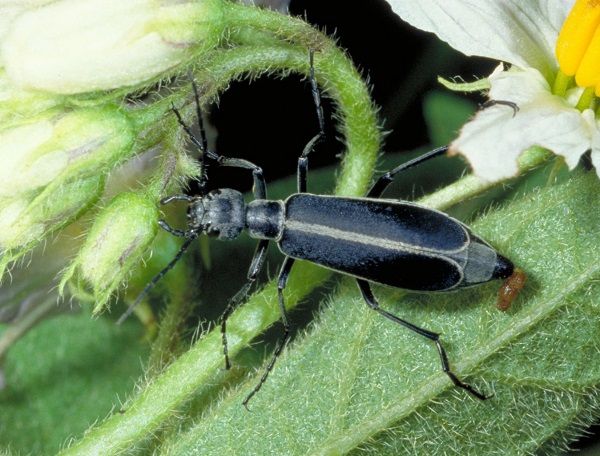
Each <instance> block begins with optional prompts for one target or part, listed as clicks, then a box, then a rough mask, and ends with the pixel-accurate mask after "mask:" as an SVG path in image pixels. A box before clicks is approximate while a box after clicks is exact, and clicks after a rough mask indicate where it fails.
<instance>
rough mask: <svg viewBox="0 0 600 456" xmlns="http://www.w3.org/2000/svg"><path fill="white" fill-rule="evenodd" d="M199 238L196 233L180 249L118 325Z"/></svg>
mask: <svg viewBox="0 0 600 456" xmlns="http://www.w3.org/2000/svg"><path fill="white" fill-rule="evenodd" d="M197 237H198V235H197V234H196V233H194V234H193V235H191V236H190V237H189V238H188V239H187V241H185V243H184V244H183V245H182V246H181V248H180V249H179V252H177V255H175V258H173V259H172V260H171V262H170V263H169V264H168V265H167V266H165V268H164V269H163V270H162V271H160V272H159V273H158V274H156V276H155V277H154V278H153V279H152V280H151V281H150V283H148V285H146V287H145V288H144V290H143V291H142V292H141V293H140V295H139V296H138V297H137V299H136V300H135V302H134V303H133V304H132V305H131V306H130V307H129V309H127V311H126V312H125V313H124V314H123V315H121V317H120V318H119V319H118V320H117V325H121V324H122V323H123V322H124V321H125V320H126V319H127V317H129V315H131V314H132V313H133V311H134V310H135V308H136V307H137V306H138V305H139V304H140V302H142V299H144V298H145V297H146V295H147V294H148V293H150V290H152V288H154V285H156V284H157V282H158V281H159V280H160V279H162V278H163V277H164V276H165V274H166V273H167V272H169V271H170V270H171V269H173V267H174V266H175V264H176V263H177V262H178V261H179V260H180V259H181V256H182V255H183V252H185V251H186V250H187V248H188V247H189V246H190V244H191V243H192V242H193V241H194V239H196V238H197Z"/></svg>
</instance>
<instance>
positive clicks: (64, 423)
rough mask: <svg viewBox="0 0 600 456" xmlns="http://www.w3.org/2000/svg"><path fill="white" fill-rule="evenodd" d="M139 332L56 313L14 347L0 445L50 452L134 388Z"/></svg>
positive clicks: (141, 349)
mask: <svg viewBox="0 0 600 456" xmlns="http://www.w3.org/2000/svg"><path fill="white" fill-rule="evenodd" d="M142 336H143V329H142V328H141V327H140V326H139V325H136V324H134V322H133V321H132V322H131V323H130V324H127V325H124V326H123V327H118V326H116V325H115V324H114V322H112V321H111V320H108V319H97V320H94V321H91V317H90V313H89V312H81V313H79V314H76V315H65V314H63V315H60V316H58V317H55V318H53V319H50V320H48V321H45V322H44V323H43V324H41V325H39V326H37V327H36V328H34V329H33V330H32V331H30V332H29V333H28V334H27V335H26V336H25V337H24V338H23V339H21V340H20V341H19V342H18V343H17V344H15V346H14V348H13V350H12V351H11V352H10V354H9V356H8V359H7V360H6V362H5V363H4V365H3V371H4V373H5V375H6V378H5V382H6V386H5V388H4V389H3V390H2V391H0V404H1V405H0V407H1V408H2V413H0V444H1V445H2V447H4V448H7V447H8V448H9V449H12V450H13V451H14V452H15V453H16V454H55V453H56V452H57V451H58V450H59V449H60V448H61V447H63V446H64V444H65V442H66V441H67V439H68V438H70V437H73V436H77V435H81V434H83V432H84V431H85V430H86V429H87V428H88V427H90V426H91V425H92V424H94V423H95V422H96V421H97V420H98V419H102V418H103V417H105V416H106V415H107V414H109V413H110V412H111V411H113V410H114V408H115V407H119V405H118V404H119V398H121V399H124V398H125V397H126V395H127V394H129V393H130V391H131V390H132V389H133V386H134V382H135V379H137V378H138V377H139V376H140V374H141V373H142V361H141V360H142V359H144V358H146V357H147V351H148V350H147V346H145V345H144V344H143V343H141V338H142Z"/></svg>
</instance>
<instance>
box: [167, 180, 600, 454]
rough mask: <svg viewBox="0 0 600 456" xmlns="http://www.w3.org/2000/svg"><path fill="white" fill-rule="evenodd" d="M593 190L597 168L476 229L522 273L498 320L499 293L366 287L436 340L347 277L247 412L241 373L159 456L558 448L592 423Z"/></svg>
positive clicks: (599, 263) (598, 256)
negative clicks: (463, 386) (437, 342)
mask: <svg viewBox="0 0 600 456" xmlns="http://www.w3.org/2000/svg"><path fill="white" fill-rule="evenodd" d="M599 202H600V186H598V182H597V179H596V177H595V176H594V175H593V173H587V174H583V173H582V174H579V175H577V176H573V178H571V179H570V180H568V181H566V182H565V183H562V184H558V185H556V186H548V187H545V188H542V189H541V190H536V191H534V192H533V193H532V194H530V195H528V196H526V197H524V199H522V200H520V201H517V202H514V203H512V204H509V205H507V206H506V207H504V208H502V209H500V210H497V211H493V212H490V213H489V214H488V215H487V216H485V217H482V218H481V219H479V220H478V221H477V222H476V223H474V224H473V229H474V231H475V232H476V233H478V234H480V235H481V236H483V237H484V238H485V239H487V240H488V241H489V242H490V243H492V244H493V245H494V246H495V247H496V248H497V249H498V250H499V251H500V252H502V253H503V254H505V255H506V256H508V257H509V258H511V259H512V260H513V262H514V263H515V264H517V265H518V266H519V267H521V268H522V269H523V270H525V271H526V272H527V274H528V276H529V280H528V283H527V285H526V287H525V289H524V290H523V291H522V293H521V294H520V295H519V297H518V298H517V300H516V302H515V303H514V305H513V307H512V308H511V309H510V310H509V311H508V312H506V313H501V312H499V311H498V310H497V309H496V308H495V307H494V303H495V301H496V297H497V290H498V288H499V286H500V283H499V282H494V283H489V284H486V285H483V286H479V287H476V288H473V289H469V290H463V291H460V292H455V293H445V294H438V295H432V294H421V295H419V294H409V293H405V292H401V291H399V290H393V289H386V288H384V287H374V292H375V294H376V296H378V297H379V299H380V302H381V307H382V308H384V309H386V310H388V311H390V312H392V313H395V314H397V315H399V316H401V317H402V318H405V319H407V320H408V321H410V322H412V323H414V324H417V325H421V326H423V327H425V328H428V329H430V330H432V331H437V332H441V333H442V339H441V340H442V343H443V344H444V345H445V348H446V350H447V352H448V356H449V358H450V362H451V364H452V367H453V369H454V371H455V372H456V373H457V374H458V375H459V376H460V377H462V378H464V379H465V380H466V381H469V382H472V383H473V384H474V385H475V386H476V387H477V388H479V389H480V390H483V391H485V392H491V391H494V392H495V397H494V398H493V399H490V400H488V401H485V402H482V401H479V400H477V399H474V398H472V397H471V396H469V395H468V394H466V393H465V392H464V391H462V390H459V389H457V388H454V387H453V386H452V384H451V382H450V380H449V379H448V378H447V377H446V375H445V374H444V373H443V372H442V371H441V368H440V363H439V359H438V355H437V352H436V350H435V347H434V345H433V344H432V343H431V342H428V341H427V340H425V339H424V338H422V337H420V336H418V335H416V334H413V333H411V332H410V331H408V330H406V329H404V328H402V327H400V326H399V325H396V324H394V323H393V322H390V321H387V320H386V319H384V318H382V317H381V316H379V315H377V314H376V313H375V312H373V311H371V310H370V309H368V308H367V306H366V305H365V304H364V302H363V301H362V298H361V297H360V294H359V292H358V289H357V287H356V285H355V284H354V283H352V281H351V280H350V279H345V280H344V281H342V283H341V285H340V286H339V287H338V290H337V291H336V292H335V294H333V296H332V297H331V298H329V299H328V302H327V305H325V306H324V308H323V309H322V312H320V313H319V315H318V316H317V318H316V320H317V321H316V322H315V323H314V324H313V325H312V326H311V327H310V328H309V330H308V331H307V332H306V334H303V335H301V336H300V337H299V338H298V339H297V341H296V342H295V343H293V344H292V345H293V347H288V350H286V351H285V352H284V354H283V355H282V356H281V358H280V359H279V360H278V362H277V364H276V366H275V369H274V370H273V372H272V374H271V376H270V377H269V379H268V381H267V383H266V384H265V385H264V387H263V389H262V390H261V391H260V392H259V394H257V395H256V396H255V397H254V398H253V400H252V401H251V403H250V406H251V408H252V412H251V413H248V412H247V411H246V410H245V409H244V408H243V407H242V406H241V405H240V403H241V401H242V399H243V397H244V396H245V395H246V394H247V393H248V392H249V391H250V389H251V388H252V387H253V386H254V384H255V383H256V382H257V381H258V378H259V375H262V370H261V371H259V372H258V373H257V375H256V376H254V377H252V378H250V380H248V381H246V382H245V383H243V384H242V385H241V387H239V389H237V390H234V391H232V392H230V393H228V394H227V395H225V397H224V398H223V399H222V400H221V402H220V403H218V404H215V405H214V407H213V408H211V409H210V410H208V411H206V413H205V414H204V416H203V417H202V419H201V420H198V421H196V422H192V423H187V425H188V426H189V427H187V428H185V427H184V428H182V427H179V426H181V425H182V422H181V421H180V422H179V426H176V428H177V430H176V431H172V432H173V433H172V434H169V433H168V432H167V433H166V435H165V436H164V438H163V439H161V440H162V441H163V446H162V448H160V449H159V451H158V452H159V453H160V454H170V455H188V454H236V455H240V454H289V455H306V454H308V455H337V454H377V455H386V454H389V455H397V454H424V455H425V454H427V455H432V454H505V455H508V454H532V453H538V452H540V451H542V452H544V453H556V452H558V451H560V450H562V449H564V448H565V446H566V443H567V442H568V441H570V440H571V439H572V438H573V436H575V435H577V433H578V431H580V430H581V429H582V427H583V426H586V425H587V424H589V423H590V422H591V421H592V420H593V419H594V417H597V416H598V396H599V395H598V388H597V385H598V383H599V381H600V363H598V362H597V360H598V353H599V351H600V318H598V313H599V310H600V307H599V305H600V304H599V303H600V299H599V297H598V295H599V292H600V282H599V281H598V279H599V277H600V245H599V243H598V239H599V236H598V235H599V230H600V213H599V211H598V204H599Z"/></svg>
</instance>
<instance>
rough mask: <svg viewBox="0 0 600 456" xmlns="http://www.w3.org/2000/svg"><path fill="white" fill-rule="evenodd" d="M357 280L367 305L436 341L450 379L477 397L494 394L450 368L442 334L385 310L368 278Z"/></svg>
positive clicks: (443, 366) (489, 396)
mask: <svg viewBox="0 0 600 456" xmlns="http://www.w3.org/2000/svg"><path fill="white" fill-rule="evenodd" d="M356 282H357V283H358V287H359V288H360V291H361V293H362V295H363V298H364V299H365V301H366V303H367V305H368V306H369V307H370V308H371V309H373V310H374V311H376V312H377V313H379V314H380V315H383V316H384V317H385V318H387V319H389V320H392V321H393V322H395V323H398V324H400V325H402V326H404V327H405V328H408V329H410V330H411V331H414V332H416V333H417V334H420V335H421V336H423V337H426V338H427V339H429V340H432V341H434V342H435V345H436V347H437V349H438V353H439V355H440V360H441V362H442V370H443V371H444V372H445V373H446V375H447V376H448V377H450V380H452V382H453V383H454V384H455V385H456V386H458V387H459V388H462V389H464V390H466V391H468V392H469V393H471V394H472V395H473V396H475V397H476V398H477V399H481V400H486V399H489V398H491V397H492V396H493V394H488V395H486V394H482V393H480V392H479V391H477V390H476V389H475V388H473V387H472V386H471V385H469V384H468V383H464V382H462V381H461V380H460V379H459V378H458V377H457V376H456V375H455V374H454V372H452V370H451V369H450V363H449V362H448V356H446V351H445V350H444V347H442V344H441V342H440V335H439V334H438V333H434V332H431V331H428V330H426V329H423V328H419V327H418V326H415V325H413V324H412V323H409V322H407V321H406V320H403V319H401V318H399V317H396V316H395V315H392V314H391V313H388V312H386V311H385V310H382V309H380V308H379V303H378V302H377V299H376V298H375V296H374V295H373V292H372V291H371V286H370V285H369V283H368V282H367V281H366V280H360V279H357V280H356Z"/></svg>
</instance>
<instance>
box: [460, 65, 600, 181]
mask: <svg viewBox="0 0 600 456" xmlns="http://www.w3.org/2000/svg"><path fill="white" fill-rule="evenodd" d="M490 83H491V86H492V88H491V90H490V98H491V99H493V100H509V101H511V102H514V103H516V104H517V106H518V107H519V111H518V113H516V114H514V112H513V110H512V109H510V108H509V107H507V106H494V107H491V108H487V109H484V110H482V111H480V112H479V113H477V115H476V116H475V118H474V119H473V120H472V121H470V122H469V123H467V124H466V125H465V126H464V127H463V128H462V130H461V132H460V135H459V137H458V138H457V139H456V140H455V141H454V142H453V143H452V144H451V147H450V149H451V153H460V154H462V155H464V156H465V157H466V159H467V160H468V161H469V163H470V164H471V166H472V167H473V172H474V173H475V175H477V176H478V177H479V178H481V179H482V180H483V181H486V182H496V181H499V180H502V179H506V178H509V177H512V176H515V175H517V174H518V164H517V160H518V158H519V156H520V155H521V153H522V152H523V151H525V150H527V149H529V148H530V147H532V146H540V147H543V148H546V149H548V150H551V151H552V152H554V153H555V154H558V155H561V156H563V157H564V158H565V161H566V163H567V164H568V165H569V167H570V168H574V167H575V166H576V165H577V163H578V162H579V159H580V158H581V155H582V154H584V153H585V152H586V151H587V150H589V149H590V148H591V146H592V142H593V141H594V140H595V138H597V137H598V136H600V135H599V133H598V126H597V125H596V123H595V120H594V113H593V112H592V111H591V110H588V111H589V112H588V111H584V113H583V114H582V113H581V112H579V111H578V110H577V109H575V108H573V107H571V106H570V105H569V104H568V103H567V101H566V100H565V99H563V98H561V97H558V96H554V95H552V94H551V93H550V89H549V87H548V84H547V82H546V81H545V79H544V78H543V77H542V75H541V74H540V73H539V72H537V71H536V70H533V69H528V70H525V71H502V72H498V71H496V72H494V73H493V74H492V75H491V76H490ZM599 142H600V141H599Z"/></svg>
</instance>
